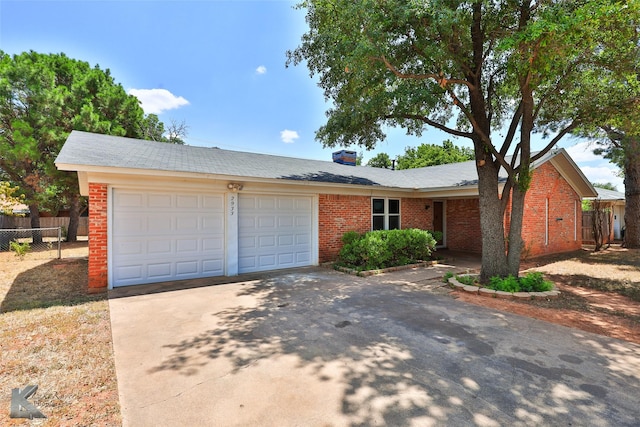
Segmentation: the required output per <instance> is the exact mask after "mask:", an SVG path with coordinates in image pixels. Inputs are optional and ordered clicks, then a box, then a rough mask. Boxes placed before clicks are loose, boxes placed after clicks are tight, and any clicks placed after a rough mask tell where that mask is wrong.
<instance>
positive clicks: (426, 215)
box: [400, 198, 433, 230]
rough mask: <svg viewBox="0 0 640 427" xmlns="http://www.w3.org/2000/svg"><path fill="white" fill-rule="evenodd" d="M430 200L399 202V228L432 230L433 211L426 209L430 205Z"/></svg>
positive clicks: (402, 200)
mask: <svg viewBox="0 0 640 427" xmlns="http://www.w3.org/2000/svg"><path fill="white" fill-rule="evenodd" d="M432 203H433V202H432V201H431V199H408V198H404V199H401V201H400V214H401V218H400V226H401V227H402V228H419V229H421V230H431V229H433V209H426V206H431V205H432Z"/></svg>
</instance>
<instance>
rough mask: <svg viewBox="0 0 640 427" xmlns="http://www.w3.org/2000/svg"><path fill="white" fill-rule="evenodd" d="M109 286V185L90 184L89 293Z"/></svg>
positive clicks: (103, 289) (100, 290)
mask: <svg viewBox="0 0 640 427" xmlns="http://www.w3.org/2000/svg"><path fill="white" fill-rule="evenodd" d="M107 285H108V279H107V185H106V184H97V183H89V293H95V292H102V291H105V290H106V289H107Z"/></svg>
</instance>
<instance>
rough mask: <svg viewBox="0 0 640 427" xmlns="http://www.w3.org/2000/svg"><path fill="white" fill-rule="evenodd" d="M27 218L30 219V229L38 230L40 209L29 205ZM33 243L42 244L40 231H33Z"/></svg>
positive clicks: (34, 205)
mask: <svg viewBox="0 0 640 427" xmlns="http://www.w3.org/2000/svg"><path fill="white" fill-rule="evenodd" d="M29 217H30V218H31V228H40V208H38V205H36V204H31V205H29ZM32 235H33V243H34V244H38V243H42V232H41V231H40V230H37V231H33V232H32Z"/></svg>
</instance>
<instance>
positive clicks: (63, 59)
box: [0, 51, 144, 240]
mask: <svg viewBox="0 0 640 427" xmlns="http://www.w3.org/2000/svg"><path fill="white" fill-rule="evenodd" d="M143 117H144V114H143V111H142V108H141V107H140V105H139V101H138V99H137V98H135V97H134V96H131V95H127V93H126V92H125V90H124V88H123V87H122V86H121V85H120V84H117V83H116V82H115V81H114V79H113V77H111V74H110V72H109V70H108V69H107V70H101V69H100V68H99V67H98V66H95V67H91V66H90V65H89V64H88V63H87V62H83V61H78V60H74V59H71V58H68V57H67V56H66V55H64V54H40V53H36V52H33V51H30V52H24V53H22V54H19V55H13V56H10V55H8V54H6V53H4V52H2V51H0V169H2V171H3V172H4V175H5V176H6V177H8V178H9V179H10V181H11V182H12V183H13V184H14V185H17V186H18V187H19V188H20V192H21V193H22V194H23V195H24V196H25V203H27V204H28V205H29V209H30V211H31V220H32V222H31V224H32V226H33V227H38V226H39V209H40V207H41V206H46V205H47V204H49V207H50V208H52V209H53V208H54V207H52V206H51V205H52V201H53V202H55V201H59V202H60V201H63V202H64V203H65V204H67V205H69V206H71V209H72V215H71V224H70V226H69V230H68V233H69V235H68V238H69V239H70V240H73V239H74V238H75V229H77V216H78V214H79V213H78V211H79V204H80V201H79V190H78V181H77V174H75V173H71V172H63V171H58V170H57V169H56V167H55V165H54V160H55V158H56V156H57V154H58V152H59V150H60V148H61V147H62V145H63V144H64V141H65V140H66V138H67V136H68V134H69V133H70V132H71V130H73V129H76V130H83V131H89V132H96V133H102V134H109V135H118V136H128V137H140V136H141V135H140V134H139V129H140V123H141V121H142V120H143ZM74 214H75V215H74ZM74 217H75V218H74ZM74 219H75V224H74V222H73V221H74Z"/></svg>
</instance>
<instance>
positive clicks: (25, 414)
mask: <svg viewBox="0 0 640 427" xmlns="http://www.w3.org/2000/svg"><path fill="white" fill-rule="evenodd" d="M36 391H38V386H37V385H28V386H26V387H25V388H23V389H22V390H20V389H19V388H14V389H12V390H11V411H10V412H9V416H10V417H11V418H29V419H32V418H47V417H46V416H45V415H44V414H43V413H42V412H40V410H39V409H38V408H36V406H35V405H34V404H33V403H31V402H29V401H28V400H27V399H28V398H30V397H31V396H33V395H34V394H36Z"/></svg>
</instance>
